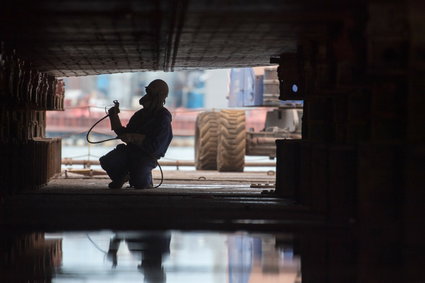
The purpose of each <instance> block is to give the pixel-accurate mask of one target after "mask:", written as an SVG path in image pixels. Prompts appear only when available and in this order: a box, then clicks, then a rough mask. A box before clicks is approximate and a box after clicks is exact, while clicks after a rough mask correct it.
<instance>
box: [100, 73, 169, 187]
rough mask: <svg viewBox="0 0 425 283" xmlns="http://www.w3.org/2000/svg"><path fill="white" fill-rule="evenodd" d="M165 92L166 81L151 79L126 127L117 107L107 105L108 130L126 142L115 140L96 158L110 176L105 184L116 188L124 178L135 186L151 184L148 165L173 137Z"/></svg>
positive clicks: (149, 185)
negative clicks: (109, 123)
mask: <svg viewBox="0 0 425 283" xmlns="http://www.w3.org/2000/svg"><path fill="white" fill-rule="evenodd" d="M167 96H168V85H167V83H166V82H164V81H163V80H154V81H152V82H151V83H150V84H149V85H148V86H147V87H146V95H144V96H143V97H142V98H141V99H140V100H139V103H140V105H142V106H143V108H142V109H141V110H139V111H137V112H136V113H134V115H133V116H132V117H131V118H130V121H129V122H128V124H127V126H126V127H123V126H122V125H121V121H120V118H119V117H118V113H119V109H117V107H112V108H110V109H109V111H108V113H109V118H110V121H111V128H112V130H113V131H114V132H115V133H116V134H117V135H118V138H119V139H121V140H122V141H123V142H125V143H126V144H127V145H125V144H119V145H118V146H117V147H116V148H115V149H113V150H112V151H110V152H109V153H107V154H106V155H104V156H102V157H101V158H100V165H101V166H102V168H103V169H104V170H105V171H106V172H107V173H108V175H109V177H110V178H111V180H112V182H111V183H109V188H111V189H120V188H121V187H122V186H123V185H124V183H125V182H127V181H128V180H129V182H130V186H131V187H134V188H135V189H149V188H152V187H153V183H152V169H154V168H155V167H156V166H157V160H158V159H159V158H161V157H163V156H164V155H165V152H166V151H167V148H168V146H169V145H170V142H171V139H172V138H173V133H172V129H171V113H170V112H169V111H168V110H167V109H166V108H165V107H164V104H165V99H166V98H167Z"/></svg>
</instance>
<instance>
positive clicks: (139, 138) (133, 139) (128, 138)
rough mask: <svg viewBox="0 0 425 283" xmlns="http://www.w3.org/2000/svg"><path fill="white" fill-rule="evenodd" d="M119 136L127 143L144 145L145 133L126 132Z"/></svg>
mask: <svg viewBox="0 0 425 283" xmlns="http://www.w3.org/2000/svg"><path fill="white" fill-rule="evenodd" d="M119 138H120V139H121V140H122V141H123V142H125V143H126V144H129V143H132V144H135V145H142V144H143V141H144V140H145V135H141V134H129V133H126V134H121V135H120V136H119Z"/></svg>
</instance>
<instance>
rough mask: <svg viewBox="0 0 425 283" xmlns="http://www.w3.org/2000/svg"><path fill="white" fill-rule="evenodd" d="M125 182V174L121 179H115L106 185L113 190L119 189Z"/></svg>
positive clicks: (126, 177) (126, 178)
mask: <svg viewBox="0 0 425 283" xmlns="http://www.w3.org/2000/svg"><path fill="white" fill-rule="evenodd" d="M126 182H128V175H127V176H125V177H124V178H123V179H121V180H115V181H112V182H110V183H109V185H108V187H109V188H110V189H113V190H119V189H121V188H122V186H123V185H124V184H125V183H126Z"/></svg>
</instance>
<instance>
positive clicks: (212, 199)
mask: <svg viewBox="0 0 425 283" xmlns="http://www.w3.org/2000/svg"><path fill="white" fill-rule="evenodd" d="M164 176H165V178H166V179H165V180H164V184H163V185H162V186H161V187H160V188H158V189H152V190H134V189H122V190H110V189H108V188H107V184H108V182H109V179H108V178H106V177H104V176H103V177H102V176H101V177H98V176H97V177H93V178H87V177H82V176H81V175H80V176H79V175H75V174H68V178H65V177H64V175H62V176H61V177H58V178H57V179H54V180H52V181H51V182H50V183H49V184H48V185H47V186H45V187H43V188H41V189H40V190H38V191H35V192H24V193H21V194H19V195H15V196H13V197H9V198H7V199H6V201H5V202H4V205H3V207H2V209H1V211H0V214H2V215H1V220H0V226H3V227H5V228H11V229H30V230H43V231H49V230H93V229H216V228H217V229H221V230H222V229H239V228H240V229H245V228H247V227H249V229H273V230H275V229H276V228H277V227H282V226H285V227H291V228H294V227H297V226H305V225H311V226H320V225H322V224H323V218H322V217H321V216H318V215H314V214H312V213H310V212H309V210H308V209H307V208H305V207H302V206H300V205H297V204H296V203H294V202H293V201H292V200H287V199H281V198H278V197H276V196H275V195H274V194H273V191H272V189H271V188H270V185H271V184H273V183H274V179H275V176H273V175H270V173H269V174H268V173H267V172H258V173H256V172H253V173H224V174H223V173H220V174H218V173H217V172H212V171H197V172H193V171H166V172H164ZM154 178H155V183H157V182H158V181H159V180H158V179H157V178H158V172H155V174H154ZM253 184H254V186H260V188H252V187H251V186H252V185H253ZM264 186H266V187H264Z"/></svg>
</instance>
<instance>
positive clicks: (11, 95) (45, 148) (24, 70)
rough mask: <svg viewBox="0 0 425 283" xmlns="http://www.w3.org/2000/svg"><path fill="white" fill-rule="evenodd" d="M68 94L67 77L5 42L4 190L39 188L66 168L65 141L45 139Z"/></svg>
mask: <svg viewBox="0 0 425 283" xmlns="http://www.w3.org/2000/svg"><path fill="white" fill-rule="evenodd" d="M64 93H65V88H64V82H63V81H62V80H58V79H56V78H54V77H53V76H51V75H49V74H47V73H43V72H39V71H37V70H35V69H34V68H32V66H31V63H30V62H29V61H27V60H24V59H22V58H21V57H20V56H18V54H17V53H16V51H15V50H10V49H7V48H6V47H5V44H3V43H0V101H1V104H0V159H1V163H0V172H1V173H0V176H1V178H0V192H5V193H16V192H19V191H22V190H31V189H36V188H38V187H39V186H41V185H43V184H46V183H47V182H48V181H49V179H50V178H51V177H52V176H54V175H55V174H57V173H59V172H60V160H61V140H60V139H48V138H45V128H46V110H63V99H64Z"/></svg>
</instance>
